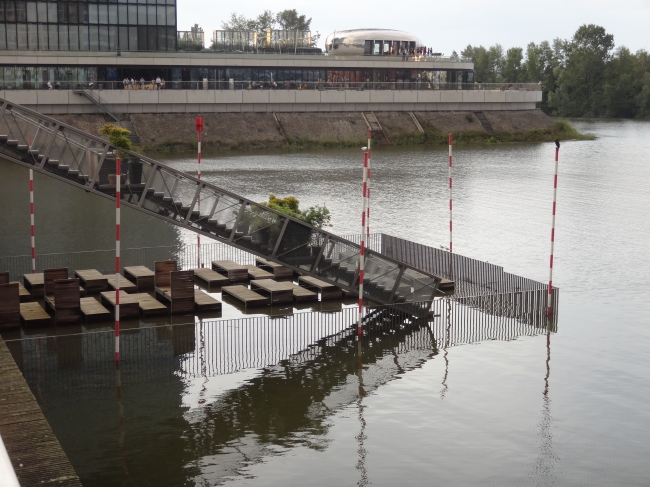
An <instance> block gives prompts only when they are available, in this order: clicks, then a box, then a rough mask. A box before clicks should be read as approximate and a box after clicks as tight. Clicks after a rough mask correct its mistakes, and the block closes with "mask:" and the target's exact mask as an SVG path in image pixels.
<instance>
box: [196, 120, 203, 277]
mask: <svg viewBox="0 0 650 487" xmlns="http://www.w3.org/2000/svg"><path fill="white" fill-rule="evenodd" d="M201 132H203V118H201V117H196V133H197V134H198V146H197V147H198V151H197V155H198V168H197V178H198V179H199V181H200V180H201ZM197 205H198V210H199V214H200V212H201V194H200V193H199V199H198V201H197ZM196 245H197V249H196V255H197V267H201V235H200V234H198V233H197V234H196Z"/></svg>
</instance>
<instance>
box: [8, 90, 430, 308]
mask: <svg viewBox="0 0 650 487" xmlns="http://www.w3.org/2000/svg"><path fill="white" fill-rule="evenodd" d="M118 150H119V153H120V154H121V156H122V158H123V159H124V164H123V165H122V167H123V168H124V170H123V171H122V173H121V174H120V175H117V174H116V156H117V155H118ZM0 154H2V156H3V157H4V158H6V159H7V160H9V161H12V162H15V163H17V164H21V165H23V166H25V167H28V168H32V169H34V170H35V171H38V172H41V173H43V174H46V175H48V176H51V177H53V178H55V179H58V180H60V181H64V182H66V183H69V184H72V185H74V186H77V187H81V188H83V189H84V190H86V191H88V192H91V193H94V194H97V195H100V196H103V197H105V198H108V199H114V198H115V182H116V179H117V177H120V178H121V179H124V184H123V189H122V192H121V195H122V205H123V206H125V207H130V208H133V209H135V210H138V211H141V212H144V213H146V214H148V215H151V216H155V217H156V218H160V219H162V220H164V221H167V222H170V223H173V224H175V225H178V226H181V227H183V228H186V229H188V230H191V231H193V232H196V233H200V234H203V235H206V236H208V237H210V238H213V239H215V240H220V241H222V242H224V243H226V244H227V245H230V246H234V247H237V248H239V249H242V250H245V251H248V252H250V253H252V254H254V255H258V256H261V257H264V258H265V259H268V260H270V261H273V262H276V263H279V264H282V265H284V266H287V267H289V268H291V269H293V270H294V271H295V272H297V273H299V274H306V275H312V276H316V277H318V278H319V279H322V280H323V281H326V282H328V283H330V284H333V285H336V286H338V287H341V288H343V289H345V290H347V291H351V292H355V291H357V289H358V288H357V285H358V282H357V281H358V275H359V245H358V244H356V243H353V242H350V241H347V240H345V239H342V238H341V237H338V236H336V235H334V234H332V233H329V232H325V231H323V230H320V229H318V228H315V227H312V226H310V225H308V224H306V223H305V222H303V221H301V220H298V219H295V218H292V217H289V216H287V215H285V214H283V213H280V212H277V211H275V210H273V209H270V208H268V207H266V206H263V205H261V204H259V203H256V202H254V201H251V200H249V199H246V198H243V197H241V196H239V195H237V194H234V193H231V192H229V191H227V190H225V189H222V188H219V187H217V186H215V185H212V184H210V183H207V182H206V181H205V180H199V179H197V178H196V177H194V176H190V175H188V174H185V173H182V172H181V171H178V170H175V169H172V168H170V167H167V166H164V165H162V164H160V163H159V162H157V161H154V160H153V159H150V158H148V157H145V156H143V155H140V154H136V153H134V152H132V151H126V150H122V149H118V148H116V147H114V146H111V145H110V144H109V143H107V142H106V141H105V140H103V139H100V138H99V137H94V136H92V135H89V134H86V133H84V132H82V131H80V130H77V129H75V128H73V127H71V126H68V125H65V124H62V123H60V122H58V121H56V120H54V119H51V118H49V117H45V116H43V115H41V114H39V113H37V112H34V111H32V110H28V109H26V108H24V107H20V106H18V105H15V104H13V103H11V102H8V101H7V100H2V99H0ZM366 261H367V262H366V267H365V279H364V292H365V296H366V298H368V299H370V300H372V301H374V302H377V303H383V304H388V303H394V304H400V305H401V304H404V305H406V304H407V303H420V302H422V301H427V300H431V299H433V296H434V294H435V293H436V290H437V287H438V284H439V282H440V278H439V277H436V276H434V275H431V274H427V273H426V272H422V271H420V270H418V269H416V268H414V267H412V266H410V265H406V264H404V263H402V262H399V261H397V260H395V259H393V258H390V257H385V256H383V255H381V254H379V253H377V252H374V251H369V252H368V257H367V259H366ZM415 311H416V310H414V312H415Z"/></svg>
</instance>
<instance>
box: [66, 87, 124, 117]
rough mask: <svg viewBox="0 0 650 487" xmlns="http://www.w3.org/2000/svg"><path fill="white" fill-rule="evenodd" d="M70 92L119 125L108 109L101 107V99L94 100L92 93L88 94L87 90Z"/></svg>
mask: <svg viewBox="0 0 650 487" xmlns="http://www.w3.org/2000/svg"><path fill="white" fill-rule="evenodd" d="M72 92H73V93H74V94H75V95H79V96H83V97H85V98H87V99H88V100H90V101H91V102H92V103H93V104H94V105H96V106H97V107H99V109H100V110H101V111H103V112H104V113H105V114H106V115H108V116H109V117H111V118H112V119H113V120H115V121H116V122H117V123H120V119H119V118H117V116H115V115H114V114H113V113H112V112H111V111H110V110H109V109H108V108H106V107H105V106H104V105H102V101H101V98H100V99H99V100H96V99H95V97H94V96H93V94H92V92H89V91H87V90H81V89H76V90H72ZM97 98H99V93H98V94H97Z"/></svg>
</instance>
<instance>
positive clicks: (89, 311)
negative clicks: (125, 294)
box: [79, 297, 122, 322]
mask: <svg viewBox="0 0 650 487" xmlns="http://www.w3.org/2000/svg"><path fill="white" fill-rule="evenodd" d="M79 303H80V305H81V314H82V315H83V317H84V321H86V322H89V321H102V320H110V319H111V316H112V313H111V312H110V311H109V310H107V309H106V308H105V307H104V306H102V305H101V303H100V302H99V301H97V300H96V299H95V298H92V297H90V298H81V299H80V300H79ZM121 308H122V303H121V302H120V309H121Z"/></svg>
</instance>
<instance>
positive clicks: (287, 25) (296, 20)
mask: <svg viewBox="0 0 650 487" xmlns="http://www.w3.org/2000/svg"><path fill="white" fill-rule="evenodd" d="M275 21H276V22H277V24H278V25H279V26H280V28H281V29H284V30H311V18H309V19H308V18H307V16H305V15H299V14H298V12H297V11H296V9H295V8H294V9H287V10H283V11H282V12H278V14H277V15H276V16H275Z"/></svg>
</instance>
